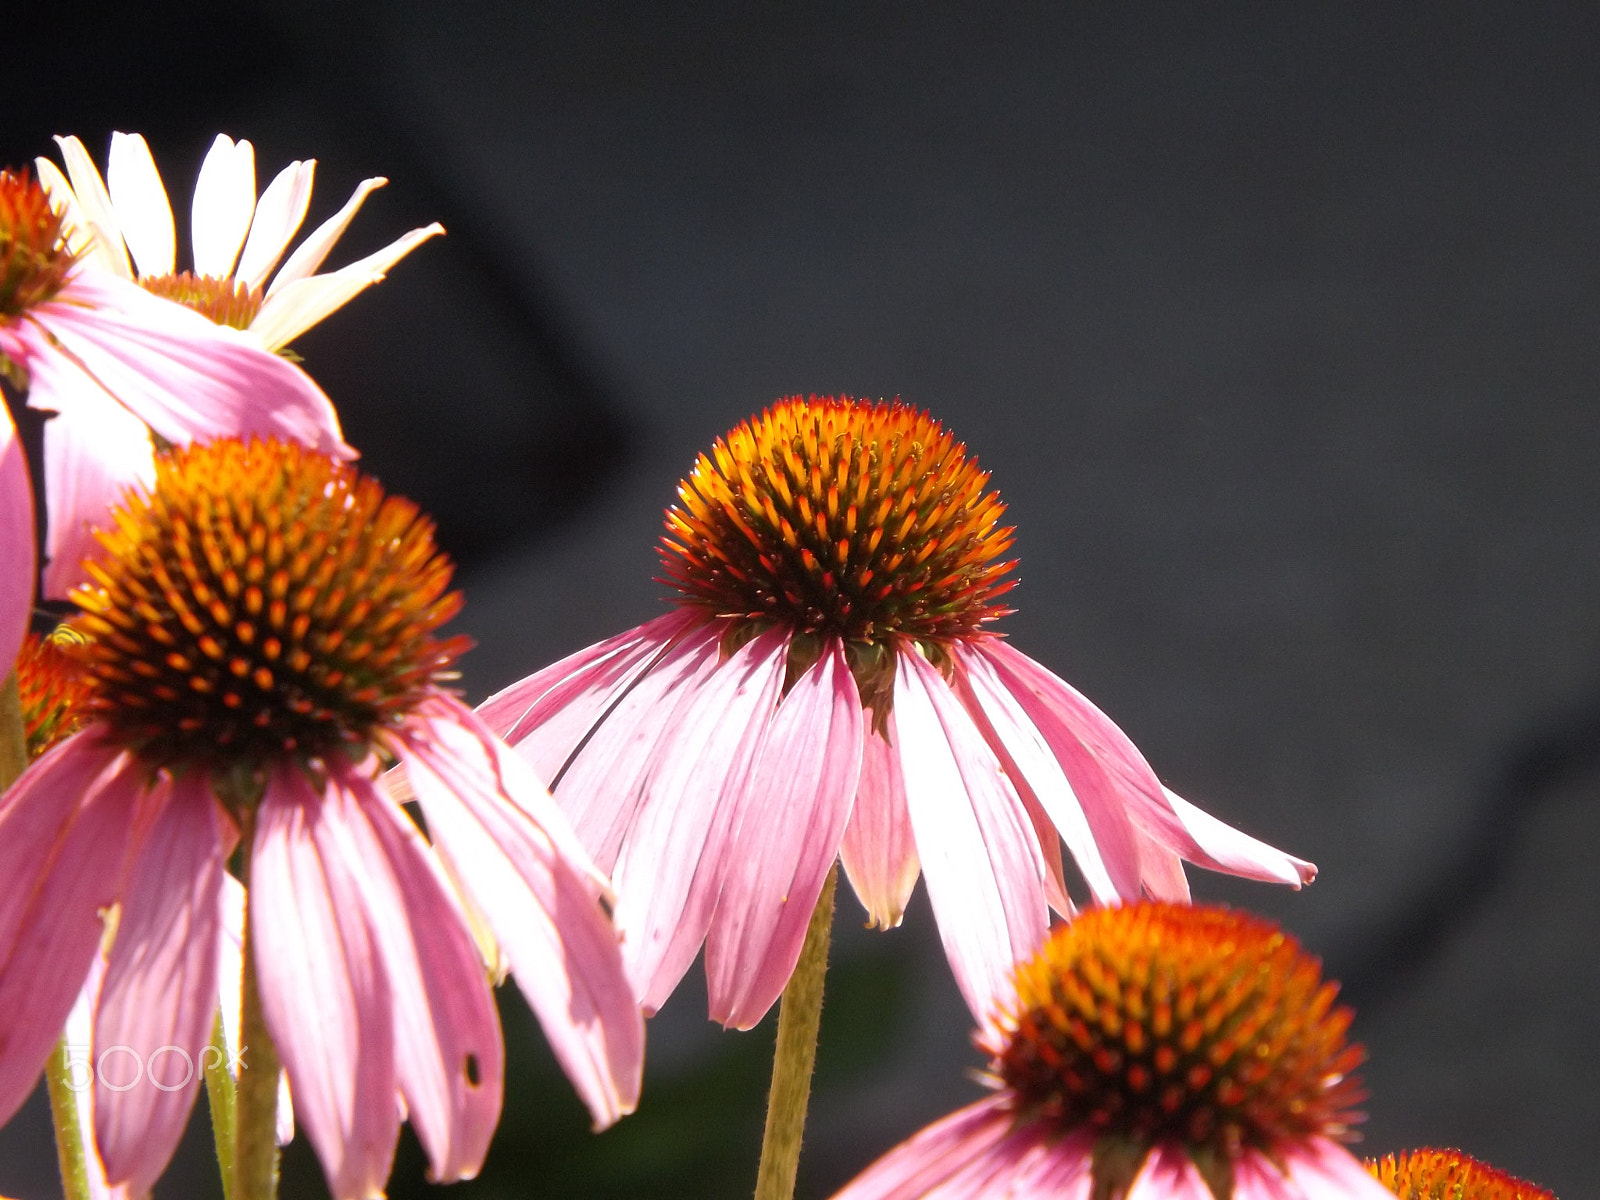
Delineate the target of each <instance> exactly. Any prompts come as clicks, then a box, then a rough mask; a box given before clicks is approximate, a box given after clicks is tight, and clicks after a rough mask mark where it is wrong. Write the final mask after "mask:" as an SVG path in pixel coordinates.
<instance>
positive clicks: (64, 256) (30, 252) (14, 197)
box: [0, 168, 75, 321]
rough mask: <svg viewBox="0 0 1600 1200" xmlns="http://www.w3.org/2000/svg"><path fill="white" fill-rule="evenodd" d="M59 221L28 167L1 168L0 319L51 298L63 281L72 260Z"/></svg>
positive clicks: (40, 185) (62, 284) (47, 196)
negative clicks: (6, 169)
mask: <svg viewBox="0 0 1600 1200" xmlns="http://www.w3.org/2000/svg"><path fill="white" fill-rule="evenodd" d="M61 222H62V218H61V214H60V213H58V212H56V211H55V210H54V209H52V208H51V207H50V197H49V194H48V193H47V192H46V191H45V190H44V185H43V184H41V183H40V182H39V181H38V180H37V179H35V178H34V177H33V175H32V173H31V172H30V171H28V169H27V168H23V169H22V170H21V171H16V172H13V171H0V321H5V320H11V319H14V318H16V317H19V316H21V315H22V314H23V313H25V312H27V311H28V310H29V309H31V308H33V307H35V306H36V305H39V304H43V303H45V302H46V301H47V300H51V299H53V298H54V297H55V295H56V294H57V293H58V292H60V291H61V289H62V288H63V287H64V286H65V285H66V282H67V275H68V274H69V273H70V272H71V270H72V265H73V262H74V261H75V260H74V257H73V254H72V252H71V251H70V250H68V249H67V242H66V236H65V234H64V233H63V232H62V224H61Z"/></svg>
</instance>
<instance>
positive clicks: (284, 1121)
mask: <svg viewBox="0 0 1600 1200" xmlns="http://www.w3.org/2000/svg"><path fill="white" fill-rule="evenodd" d="M244 907H245V894H244V884H242V883H240V882H239V881H238V880H237V879H235V878H234V877H233V876H232V875H228V874H224V875H223V877H222V937H221V938H220V939H218V942H217V946H218V954H217V993H218V995H219V997H220V999H221V1007H222V1041H223V1045H224V1046H225V1047H226V1049H227V1052H228V1055H229V1058H228V1063H227V1066H228V1070H229V1072H230V1073H232V1074H233V1075H234V1076H235V1077H236V1078H237V1076H238V1073H239V1072H238V1066H237V1063H238V1054H239V1021H240V1017H241V1015H242V1014H241V1013H240V1006H241V1004H242V1001H243V996H242V993H243V985H244ZM277 1133H278V1145H280V1146H287V1145H288V1144H289V1143H290V1142H292V1141H294V1105H293V1104H292V1103H291V1102H290V1100H289V1077H288V1076H287V1075H285V1074H284V1073H283V1072H282V1071H279V1072H278V1131H277Z"/></svg>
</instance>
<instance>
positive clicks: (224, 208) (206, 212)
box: [37, 133, 444, 350]
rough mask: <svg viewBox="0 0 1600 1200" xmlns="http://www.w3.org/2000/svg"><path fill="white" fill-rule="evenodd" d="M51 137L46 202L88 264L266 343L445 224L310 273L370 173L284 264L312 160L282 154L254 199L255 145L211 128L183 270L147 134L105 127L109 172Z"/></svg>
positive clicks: (296, 330)
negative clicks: (54, 150) (55, 152)
mask: <svg viewBox="0 0 1600 1200" xmlns="http://www.w3.org/2000/svg"><path fill="white" fill-rule="evenodd" d="M56 142H57V144H58V145H59V146H60V147H61V157H62V160H63V162H65V164H66V168H67V174H66V176H63V175H62V173H61V171H60V169H59V168H57V166H56V165H55V163H53V162H51V161H50V160H49V159H46V158H40V159H38V160H37V166H38V170H39V178H40V180H41V181H42V182H43V183H44V184H45V186H46V187H47V188H48V189H49V190H50V195H51V199H52V201H53V202H54V203H57V204H58V205H60V206H61V208H62V210H63V216H64V224H65V227H66V233H67V241H68V245H69V246H70V247H71V249H72V250H74V251H75V252H77V253H78V254H79V255H80V256H82V258H83V259H84V260H85V261H86V262H87V263H88V264H90V265H92V266H94V267H98V268H100V269H102V270H106V271H110V272H112V273H113V274H116V275H119V276H121V277H122V278H124V279H133V280H136V281H137V282H139V283H140V284H142V285H143V286H145V287H146V288H147V289H149V290H151V291H153V292H156V293H157V294H158V295H163V296H167V297H168V298H170V299H176V300H179V301H180V302H181V303H187V304H188V305H189V306H190V307H193V308H198V309H200V311H202V312H205V313H206V314H207V315H208V316H211V317H212V319H213V320H216V321H218V322H219V323H223V324H231V325H235V326H236V327H238V328H243V329H248V330H249V331H250V333H251V334H253V335H254V336H256V337H257V338H259V339H260V341H261V343H262V345H263V346H264V347H265V348H266V349H268V350H279V349H282V348H283V347H284V346H286V345H288V343H289V342H290V341H292V340H293V339H294V338H296V337H298V336H299V335H300V334H301V333H303V332H305V331H306V330H307V329H309V328H311V326H313V325H315V324H316V323H317V322H318V321H320V320H322V319H323V318H324V317H326V316H327V315H328V314H329V313H331V312H333V311H334V310H335V309H338V308H341V307H343V306H344V305H345V304H347V303H348V302H349V301H350V300H351V299H352V298H354V297H355V296H356V295H357V294H358V293H360V292H362V291H364V290H365V289H366V288H368V287H370V286H371V285H372V284H374V283H377V282H378V281H379V280H381V279H382V278H383V277H384V274H385V272H387V271H388V270H389V268H390V267H392V266H393V265H394V264H395V263H397V262H399V261H400V259H402V258H404V257H405V256H406V255H407V254H409V253H410V252H411V251H412V249H414V248H415V247H416V246H418V245H420V244H421V243H422V242H425V241H426V240H427V239H428V238H430V237H433V236H434V235H435V234H439V233H443V232H444V227H443V226H442V225H440V224H439V223H438V222H434V223H433V224H432V225H428V226H426V227H424V228H421V229H413V230H412V231H411V232H410V233H407V234H406V235H404V236H403V237H401V238H399V239H397V240H396V241H394V242H391V243H390V244H389V245H387V246H385V247H384V248H383V249H382V250H379V251H377V252H375V253H373V254H369V255H367V256H366V257H365V258H362V259H359V260H358V261H356V262H353V263H351V264H349V265H348V266H344V267H340V268H339V269H338V270H335V271H329V272H327V273H325V274H321V275H319V274H317V273H316V271H317V268H318V267H320V266H321V265H322V262H323V259H325V258H326V257H327V255H328V251H329V250H331V249H332V248H333V244H334V243H335V242H336V241H338V240H339V237H340V235H341V234H343V233H344V231H345V228H346V227H347V226H348V225H349V224H350V222H351V220H352V219H353V218H354V217H355V215H356V212H357V211H358V210H359V209H360V208H361V205H362V202H363V201H365V200H366V198H367V196H368V194H369V193H371V192H372V190H373V189H374V188H378V187H382V186H383V185H384V184H385V183H387V182H388V180H386V179H384V178H382V177H381V176H380V177H376V178H373V179H366V180H363V181H362V182H361V184H360V185H359V186H358V187H357V188H356V190H355V192H354V193H353V194H352V195H351V197H350V199H349V200H347V201H346V202H345V205H344V207H343V208H341V209H340V210H339V211H338V212H337V213H335V214H334V215H333V216H332V217H330V218H328V220H326V221H324V222H323V223H322V224H321V225H319V226H318V227H317V228H316V230H315V231H313V232H312V234H311V235H310V236H309V237H308V238H306V239H305V240H304V241H303V242H301V243H300V245H299V246H298V247H296V248H295V250H294V252H293V253H292V254H290V255H289V258H288V261H287V262H284V263H283V266H282V267H281V268H280V267H278V264H279V262H280V261H282V260H283V255H284V251H285V250H287V249H288V246H289V242H290V241H291V240H292V239H293V237H294V235H295V234H296V233H297V232H298V231H299V229H300V225H301V222H303V221H304V220H305V216H306V209H307V206H308V205H309V204H310V202H311V183H312V177H313V175H314V173H315V171H316V165H317V164H316V160H315V159H306V160H305V161H303V162H302V161H295V162H292V163H290V164H289V165H288V166H287V167H285V168H284V169H283V170H282V171H280V172H279V173H278V175H277V177H276V178H274V179H273V181H272V182H271V183H270V184H268V185H267V189H266V191H264V192H262V193H261V194H260V197H259V198H258V197H257V195H256V168H255V148H254V147H253V146H251V144H250V143H249V142H248V141H239V142H235V141H234V140H233V139H232V138H230V137H228V136H227V135H226V134H220V133H219V134H218V135H217V138H216V140H215V141H214V142H212V144H211V150H210V152H209V153H207V155H206V159H205V162H204V163H203V164H202V165H201V167H200V177H199V179H198V180H197V181H196V182H195V189H194V205H193V208H192V210H191V211H192V217H191V225H190V228H191V241H192V243H193V247H192V249H193V269H192V271H191V272H185V273H183V274H181V275H180V274H178V273H177V272H176V260H177V237H176V235H175V233H174V230H173V220H172V205H171V203H170V202H169V201H168V199H167V190H166V188H165V187H164V186H163V184H162V182H161V174H160V172H159V171H157V170H156V165H155V162H154V160H153V159H152V158H151V157H150V148H149V146H147V145H146V144H145V140H144V138H143V137H142V136H140V135H139V134H137V133H132V134H129V133H113V134H112V135H111V156H110V159H109V161H108V163H107V169H106V178H105V179H102V178H101V176H100V172H99V170H98V169H97V168H96V167H95V165H94V160H93V159H91V158H90V157H89V153H88V151H86V150H85V149H84V147H83V143H82V142H80V141H79V140H78V139H77V138H76V137H58V138H57V139H56ZM69 177H70V179H71V182H70V183H69V182H68V178H69ZM108 182H109V188H108V186H107V183H108ZM130 256H131V258H132V262H131V263H130V261H129V258H130ZM275 268H276V272H275V271H274V269H275ZM269 279H270V282H269ZM219 305H220V307H219Z"/></svg>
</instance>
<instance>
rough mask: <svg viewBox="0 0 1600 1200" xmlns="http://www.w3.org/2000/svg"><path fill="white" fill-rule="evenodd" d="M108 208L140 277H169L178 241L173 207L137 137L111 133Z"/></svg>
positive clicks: (148, 151) (146, 149)
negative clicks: (113, 212)
mask: <svg viewBox="0 0 1600 1200" xmlns="http://www.w3.org/2000/svg"><path fill="white" fill-rule="evenodd" d="M106 182H107V184H108V185H109V187H110V191H111V207H112V209H113V211H115V212H116V214H117V224H118V225H119V226H121V228H122V240H123V241H124V242H126V243H127V244H128V252H129V253H130V254H132V255H133V261H134V263H135V265H137V267H138V268H139V274H140V275H171V274H172V273H173V271H174V270H176V267H175V265H174V264H175V263H176V262H177V250H178V239H177V235H176V234H175V233H174V232H173V228H172V205H171V204H170V203H168V201H167V189H166V188H165V187H163V186H162V184H161V172H159V171H157V170H156V164H155V161H154V160H153V159H152V158H151V157H150V147H149V146H148V145H146V144H145V140H144V138H142V137H141V136H139V135H138V134H137V133H133V134H128V133H113V134H112V135H111V158H110V160H109V162H108V163H107V164H106Z"/></svg>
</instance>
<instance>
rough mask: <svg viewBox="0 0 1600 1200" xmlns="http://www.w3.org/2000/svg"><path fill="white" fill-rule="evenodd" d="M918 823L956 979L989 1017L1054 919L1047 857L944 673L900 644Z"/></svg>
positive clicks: (905, 743) (898, 691)
mask: <svg viewBox="0 0 1600 1200" xmlns="http://www.w3.org/2000/svg"><path fill="white" fill-rule="evenodd" d="M894 707H895V716H896V726H897V728H898V730H899V733H900V769H901V771H902V772H903V773H904V776H905V781H906V803H907V807H908V809H909V811H910V813H911V828H912V830H913V831H914V832H915V834H916V838H917V853H918V854H919V855H920V856H921V858H922V873H923V877H924V878H925V879H926V880H927V883H928V899H929V900H930V901H931V902H932V903H933V911H934V915H935V917H937V918H938V921H939V938H940V941H942V942H943V943H944V949H945V954H946V956H947V957H948V958H949V959H950V967H951V970H952V971H953V972H954V973H955V977H956V984H957V985H958V986H959V987H960V988H961V994H962V996H963V997H965V999H966V1001H967V1006H968V1007H969V1008H970V1009H971V1010H972V1012H973V1014H974V1016H976V1017H977V1018H978V1019H980V1020H982V1019H983V1017H984V1015H985V1014H986V1013H987V1012H988V1011H989V1009H990V1008H991V1007H992V1005H993V1004H994V1002H995V1001H996V999H997V998H999V997H1002V996H1004V995H1006V994H1007V992H1008V991H1009V988H1010V978H1011V970H1012V965H1013V964H1014V963H1015V962H1016V961H1017V960H1018V959H1020V958H1023V957H1025V956H1026V955H1028V954H1031V953H1032V952H1033V951H1034V950H1036V949H1038V947H1039V944H1040V943H1041V942H1042V941H1043V940H1044V934H1045V928H1046V925H1047V923H1048V914H1047V911H1046V901H1045V895H1044V883H1043V880H1044V862H1043V860H1042V859H1041V858H1040V855H1039V845H1038V841H1037V839H1036V838H1035V836H1034V833H1033V830H1032V829H1031V828H1030V827H1029V825H1028V824H1027V814H1026V813H1024V812H1023V811H1022V802H1021V801H1020V800H1019V799H1017V797H1016V795H1015V794H1014V793H1012V792H1011V791H1010V789H1009V788H1008V787H1007V785H1006V782H1005V777H1004V776H1003V775H1002V773H1001V770H1000V764H999V762H998V761H997V760H996V758H995V756H994V754H993V752H992V751H991V750H990V749H989V747H988V746H987V745H986V744H985V743H984V741H983V739H982V737H981V736H980V735H979V733H978V731H977V729H976V728H975V727H974V726H973V724H972V719H971V718H970V717H969V716H968V715H967V713H966V710H965V709H963V708H962V707H961V705H960V702H959V701H957V700H956V698H955V695H954V694H953V693H952V692H951V691H950V688H949V686H948V685H947V684H946V683H945V681H944V677H943V676H942V675H940V674H939V672H938V670H936V669H935V668H934V667H933V666H932V665H931V664H929V663H928V662H927V661H926V660H925V659H923V658H922V656H921V655H919V654H917V653H915V652H914V651H907V650H902V651H901V652H900V653H899V656H898V659H897V661H896V670H895V683H894Z"/></svg>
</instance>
